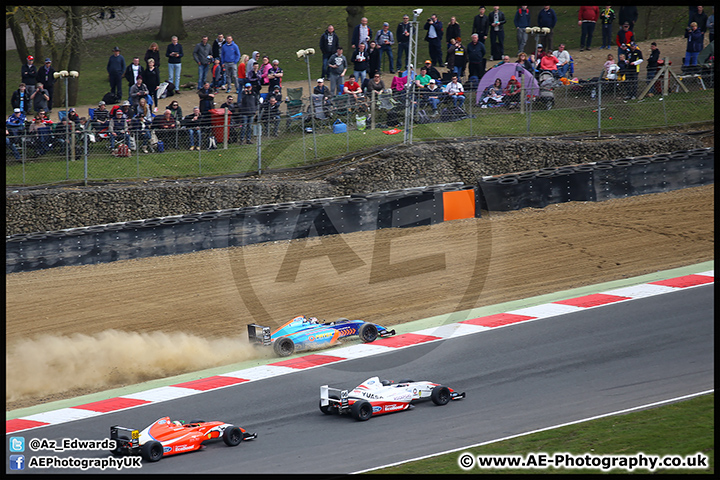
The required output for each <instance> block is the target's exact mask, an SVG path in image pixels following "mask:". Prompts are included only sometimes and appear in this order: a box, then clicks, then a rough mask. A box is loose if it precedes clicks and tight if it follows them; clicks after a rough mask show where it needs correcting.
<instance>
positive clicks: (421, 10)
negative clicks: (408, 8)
mask: <svg viewBox="0 0 720 480" xmlns="http://www.w3.org/2000/svg"><path fill="white" fill-rule="evenodd" d="M422 12H423V9H422V8H416V9H415V10H413V15H415V16H416V17H419V16H420V14H421V13H422Z"/></svg>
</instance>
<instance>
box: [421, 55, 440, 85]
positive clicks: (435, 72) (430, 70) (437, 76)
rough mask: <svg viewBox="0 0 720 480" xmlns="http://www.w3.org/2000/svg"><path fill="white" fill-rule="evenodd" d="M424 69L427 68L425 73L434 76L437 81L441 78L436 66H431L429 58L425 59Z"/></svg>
mask: <svg viewBox="0 0 720 480" xmlns="http://www.w3.org/2000/svg"><path fill="white" fill-rule="evenodd" d="M425 70H427V74H428V75H430V78H434V79H435V80H438V81H439V80H440V79H441V78H442V75H440V72H438V69H437V68H435V67H433V65H432V62H431V61H430V60H425Z"/></svg>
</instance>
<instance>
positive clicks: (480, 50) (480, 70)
mask: <svg viewBox="0 0 720 480" xmlns="http://www.w3.org/2000/svg"><path fill="white" fill-rule="evenodd" d="M465 51H466V52H467V62H468V75H469V76H470V77H476V78H477V79H478V80H480V79H481V78H482V76H483V74H484V73H485V45H483V44H482V42H480V36H479V35H478V34H477V33H473V34H472V37H471V41H470V43H468V45H467V48H466V49H465Z"/></svg>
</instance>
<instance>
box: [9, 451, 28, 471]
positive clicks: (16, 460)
mask: <svg viewBox="0 0 720 480" xmlns="http://www.w3.org/2000/svg"><path fill="white" fill-rule="evenodd" d="M10 470H25V455H10Z"/></svg>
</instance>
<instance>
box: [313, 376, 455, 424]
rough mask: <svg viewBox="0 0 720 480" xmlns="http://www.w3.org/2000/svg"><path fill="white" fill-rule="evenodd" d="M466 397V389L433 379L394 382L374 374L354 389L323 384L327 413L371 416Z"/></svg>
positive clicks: (361, 417)
mask: <svg viewBox="0 0 720 480" xmlns="http://www.w3.org/2000/svg"><path fill="white" fill-rule="evenodd" d="M461 398H465V392H463V393H458V392H456V391H455V390H453V389H452V388H449V387H446V386H444V385H440V384H439V383H432V382H416V381H414V380H401V381H399V382H393V381H389V380H380V378H379V377H372V378H368V379H367V380H365V381H364V382H363V383H361V384H360V385H358V386H357V387H355V388H354V389H352V390H350V391H348V390H340V389H338V388H332V387H329V386H327V385H323V386H321V387H320V411H321V412H322V413H324V414H326V415H332V414H334V413H337V414H344V413H349V414H350V415H352V416H353V418H355V419H356V420H360V421H364V420H369V419H370V417H372V416H374V415H382V414H384V413H393V412H400V411H403V410H409V409H410V408H412V406H413V404H414V403H416V402H418V401H422V400H432V402H433V403H434V404H435V405H446V404H447V403H448V402H450V400H459V399H461Z"/></svg>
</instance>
